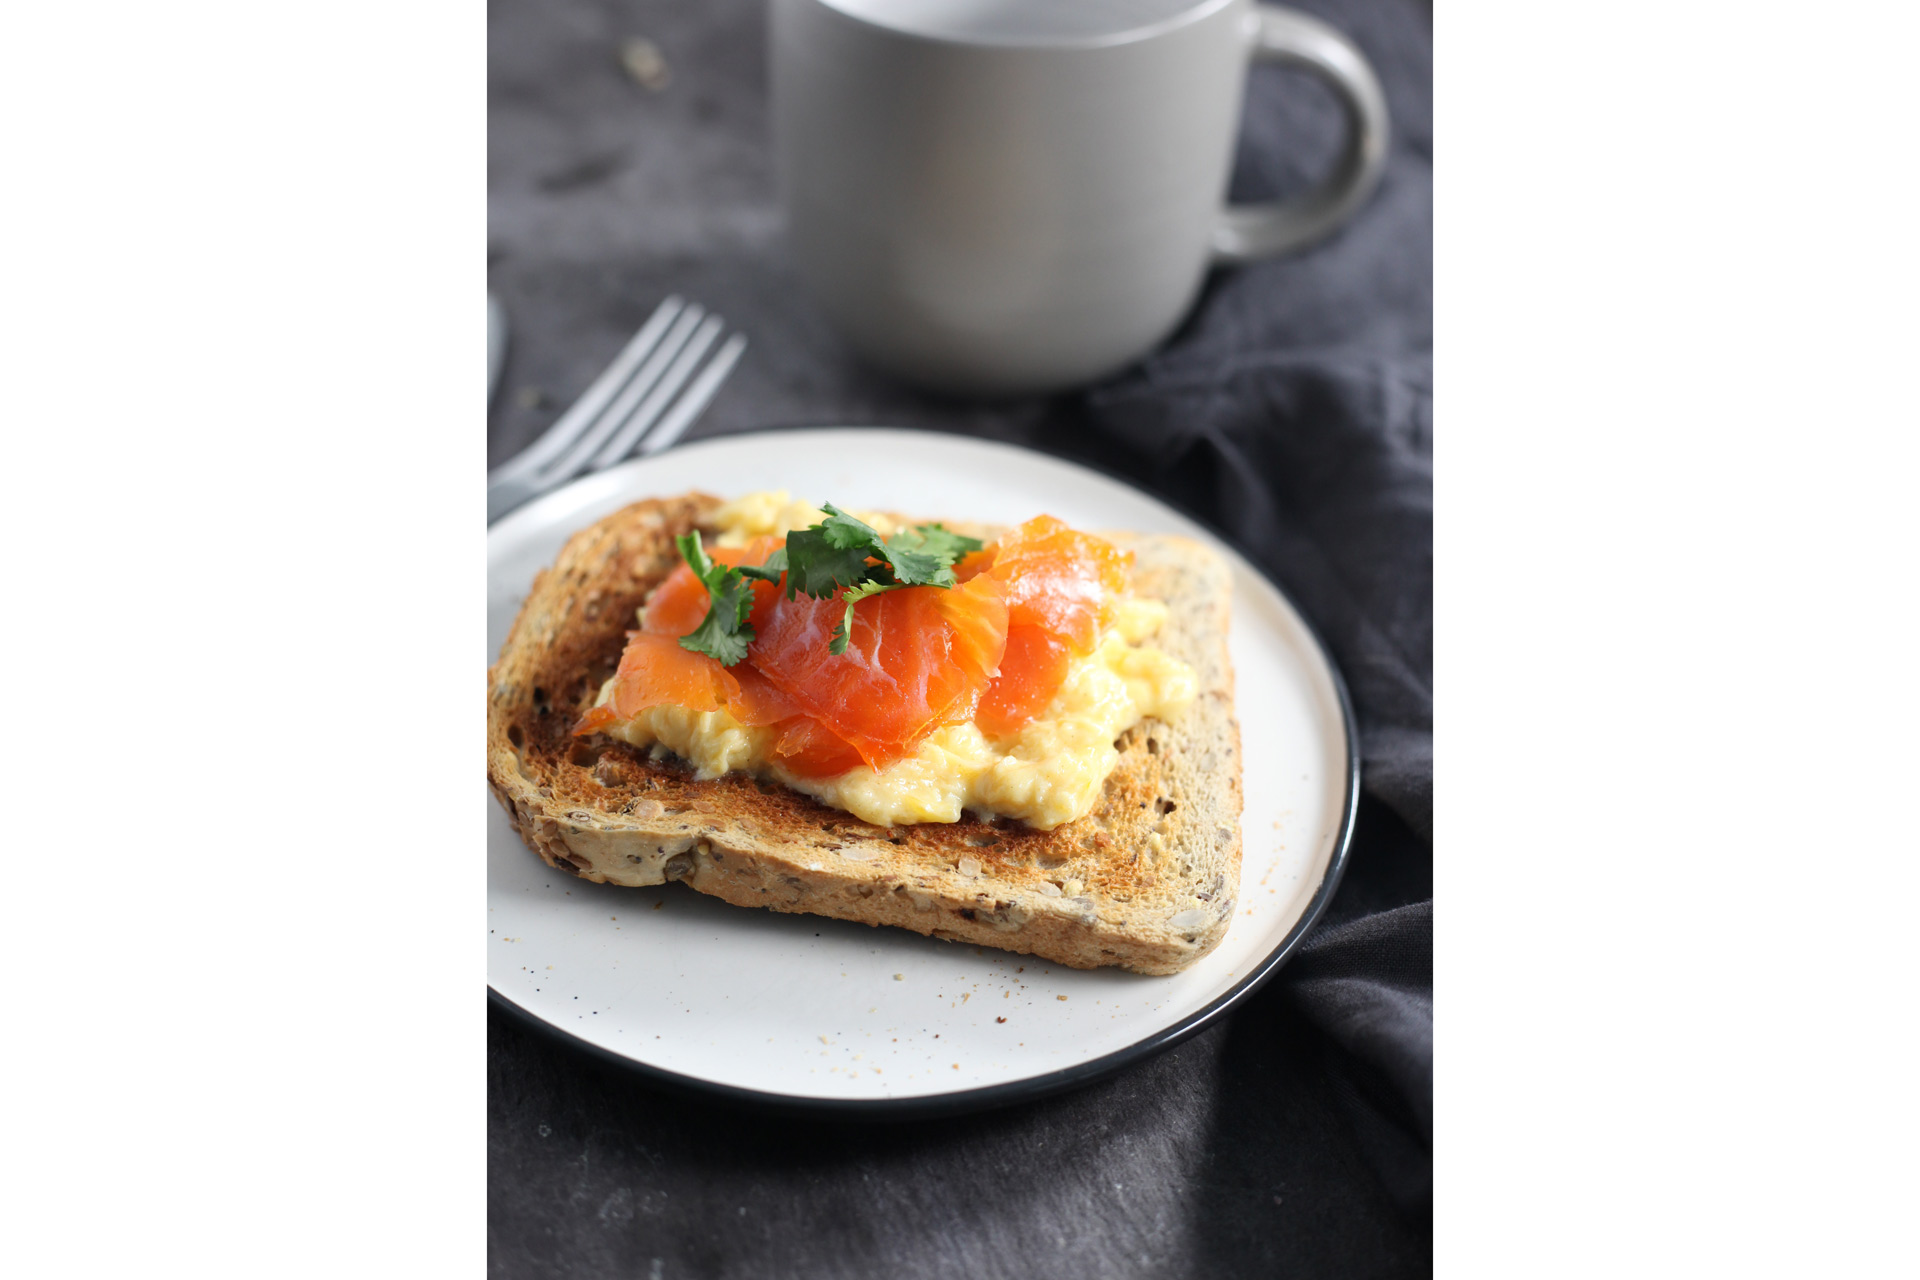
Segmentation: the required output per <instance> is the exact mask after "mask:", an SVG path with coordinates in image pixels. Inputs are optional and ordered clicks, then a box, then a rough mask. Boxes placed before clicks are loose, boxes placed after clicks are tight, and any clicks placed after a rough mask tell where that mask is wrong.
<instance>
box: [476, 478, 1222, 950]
mask: <svg viewBox="0 0 1920 1280" xmlns="http://www.w3.org/2000/svg"><path fill="white" fill-rule="evenodd" d="M719 505H720V501H719V499H717V498H713V497H710V496H707V495H705V494H698V493H694V494H687V495H685V496H682V497H679V498H670V499H657V500H648V501H645V502H637V503H634V504H633V505H632V506H629V507H626V508H624V509H622V510H620V511H617V512H615V513H614V514H613V515H610V516H608V517H607V518H605V519H604V520H601V521H600V522H599V523H598V524H595V525H594V526H592V527H591V528H588V529H585V530H583V531H581V532H580V533H578V534H576V535H574V537H573V538H572V539H571V540H569V541H568V543H567V545H566V546H565V547H564V548H563V549H562V550H561V552H560V556H559V559H558V561H557V562H556V563H555V564H554V565H553V567H552V568H550V569H547V570H544V571H542V573H541V574H540V575H539V576H538V577H537V578H536V579H535V580H534V584H533V589H532V592H531V593H530V594H529V595H528V597H527V600H526V602H525V604H524V605H523V606H522V607H521V610H520V615H519V617H518V618H516V619H515V621H514V624H513V628H512V630H511V631H510V632H509V633H508V636H507V640H506V643H505V645H504V646H503V647H502V649H501V652H500V658H499V661H498V662H497V663H496V664H495V666H494V667H493V668H492V669H491V670H490V671H489V672H488V677H487V778H488V781H489V783H490V784H491V786H492V789H493V793H494V795H495V796H496V797H497V798H498V799H499V801H500V803H501V805H502V806H503V807H504V808H505V809H506V811H507V814H508V816H509V817H510V818H511V819H512V821H513V824H514V827H515V829H516V830H517V831H518V832H519V833H520V836H521V838H522V839H524V840H525V841H526V842H527V844H528V845H529V846H530V847H531V848H533V849H534V850H535V851H536V852H537V853H538V854H539V855H540V856H541V858H543V859H545V860H546V862H547V863H548V864H549V865H551V866H553V867H555V868H557V869H560V870H564V871H569V872H572V873H573V874H575V875H577V876H580V877H581V878H583V879H586V880H593V881H598V882H602V883H609V884H621V885H650V884H660V883H662V882H663V881H666V880H678V881H681V882H682V883H684V884H687V885H689V886H691V887H692V888H694V889H697V890H699V891H701V892H702V893H709V894H713V895H715V896H716V897H720V898H723V899H725V900H726V901H728V902H731V903H734V904H736V905H739V906H748V907H767V908H770V909H772V910H775V911H792V912H809V913H813V914H817V915H826V916H834V917H838V918H840V919H843V920H857V921H862V922H865V923H868V924H875V925H880V924H888V925H898V926H900V927H902V928H906V929H912V930H914V931H915V932H917V933H922V934H930V935H932V936H934V937H938V938H946V939H950V940H953V941H960V942H968V943H973V944H976V945H980V946H989V947H997V948H1000V949H1003V950H1008V951H1017V952H1023V953H1027V954H1031V955H1035V956H1040V957H1043V958H1045V959H1047V960H1052V961H1055V962H1057V963H1059V964H1063V965H1068V966H1071V967H1073V968H1082V969H1086V968H1094V967H1097V966H1100V965H1119V966H1121V967H1123V968H1127V969H1132V970H1134V971H1136V972H1140V973H1155V974H1165V973H1173V972H1176V971H1178V970H1180V969H1183V968H1185V967H1186V966H1188V965H1190V964H1192V963H1193V962H1194V961H1195V960H1197V959H1199V958H1200V957H1201V956H1203V955H1205V954H1206V953H1207V952H1208V951H1210V950H1212V949H1213V947H1214V946H1215V945H1216V944H1217V943H1218V942H1219V941H1220V939H1221V937H1222V936H1223V935H1224V934H1225V933H1226V930H1227V926H1228V924H1229V923H1230V922H1231V921H1232V918H1233V910H1234V901H1235V898H1236V896H1237V894H1238V890H1239V880H1240V811H1241V779H1240V729H1239V724H1238V722H1237V721H1236V720H1235V719H1234V714H1233V671H1232V667H1231V665H1230V663H1229V661H1228V657H1227V625H1228V597H1229V580H1228V574H1227V567H1226V565H1225V564H1224V563H1223V562H1222V561H1221V560H1220V558H1219V557H1218V556H1217V555H1215V554H1214V553H1213V552H1212V551H1211V550H1209V549H1208V548H1206V547H1204V546H1202V545H1201V544H1199V543H1196V542H1193V541H1191V540H1189V539H1186V538H1178V537H1162V536H1155V537H1129V536H1120V535H1109V536H1113V537H1114V540H1115V541H1116V542H1118V543H1120V544H1121V545H1124V546H1127V547H1129V548H1130V549H1131V550H1132V551H1133V552H1134V554H1135V563H1134V569H1133V581H1134V590H1135V591H1136V593H1138V594H1140V595H1145V596H1151V597H1154V598H1156V599H1159V600H1162V601H1164V602H1165V603H1166V604H1167V605H1168V607H1169V613H1170V615H1171V616H1170V620H1169V622H1168V623H1167V625H1166V626H1165V627H1164V628H1163V629H1162V630H1161V632H1160V634H1159V635H1158V636H1156V637H1155V639H1154V641H1153V643H1154V644H1156V645H1157V646H1159V647H1160V648H1162V649H1164V650H1165V651H1166V652H1168V653H1169V654H1171V655H1172V656H1174V657H1176V658H1179V659H1181V660H1182V661H1184V662H1186V663H1187V664H1189V665H1190V666H1192V667H1193V669H1194V672H1195V674H1196V676H1197V678H1198V681H1197V682H1198V688H1199V694H1198V696H1197V697H1196V698H1195V700H1194V703H1193V705H1192V706H1191V707H1190V708H1188V710H1187V711H1185V712H1184V713H1182V714H1181V715H1179V716H1178V717H1176V719H1175V722H1174V723H1171V724H1169V723H1163V722H1161V721H1159V720H1156V719H1152V718H1148V719H1146V720H1143V721H1141V722H1140V723H1139V724H1138V725H1136V726H1134V727H1133V728H1132V729H1129V730H1128V731H1126V733H1125V734H1124V735H1123V736H1122V737H1121V739H1120V740H1119V742H1117V743H1116V746H1117V747H1118V748H1119V751H1120V762H1119V764H1118V766H1117V767H1116V768H1115V769H1114V771H1113V773H1112V774H1111V776H1110V777H1109V778H1108V779H1107V783H1106V789H1105V791H1104V793H1103V795H1102V797H1101V799H1100V800H1099V801H1098V802H1097V803H1096V805H1095V807H1094V809H1093V811H1092V812H1091V813H1089V814H1087V815H1086V816H1085V817H1083V818H1080V819H1078V820H1076V821H1074V822H1070V823H1067V824H1065V825H1063V826H1060V827H1056V828H1055V829H1054V830H1052V831H1036V830H1033V829H1031V828H1029V827H1027V826H1025V825H1024V824H1021V823H1019V822H1013V821H1000V822H994V823H988V822H984V821H980V820H978V819H976V818H975V817H973V816H972V815H971V814H969V815H968V816H967V817H966V818H965V819H964V820H962V821H960V822H957V823H926V824H919V825H911V826H900V827H895V828H885V827H876V826H872V825H869V824H868V823H866V822H863V821H861V820H860V819H859V818H856V817H855V816H854V815H852V814H850V813H847V812H845V811H843V810H839V809H834V808H830V807H828V806H826V805H823V804H820V803H818V802H816V801H814V800H812V799H809V798H808V797H806V796H802V795H800V794H798V793H797V792H794V791H791V790H789V789H788V788H786V787H784V786H781V785H780V784H779V783H777V782H773V781H770V780H763V779H758V778H754V777H751V776H747V775H743V774H737V773H736V774H727V775H725V776H723V777H720V778H717V779H712V780H709V781H699V780H696V779H695V778H694V776H693V773H692V771H691V769H690V768H689V767H688V766H686V765H685V764H683V763H682V762H680V761H679V760H677V759H676V758H674V757H672V756H670V755H664V754H660V753H650V752H647V751H643V750H639V749H636V748H634V747H630V746H628V745H626V744H625V743H622V742H616V741H613V740H610V739H608V738H605V737H599V736H596V737H590V738H578V739H576V738H574V737H572V736H571V734H570V730H571V728H572V726H573V724H574V722H575V721H576V719H577V718H578V717H579V716H580V715H581V713H582V712H583V711H584V710H585V709H586V708H587V707H588V706H589V705H591V704H592V702H593V699H594V696H595V695H596V694H597V692H598V691H599V688H600V685H601V683H602V682H603V681H604V680H606V679H607V678H608V677H609V676H611V675H612V674H613V671H614V669H615V667H616V666H617V665H618V664H619V660H620V653H621V650H622V648H623V647H624V645H625V640H626V633H627V632H628V631H629V630H630V629H632V627H633V626H634V625H635V623H634V615H635V611H636V610H637V609H639V607H640V605H641V603H642V602H643V601H644V600H645V598H646V596H647V594H648V592H649V591H651V590H652V588H653V587H654V586H655V585H656V584H657V583H659V582H660V581H661V580H662V579H663V578H664V577H665V576H666V575H667V574H668V573H669V572H671V571H672V569H673V568H674V566H675V565H676V564H678V563H679V556H678V552H677V550H676V549H675V546H674V541H673V540H674V538H675V537H676V536H677V535H679V534H681V533H684V532H686V531H687V530H688V529H690V528H696V527H701V528H706V529H708V530H711V528H712V526H711V525H710V524H708V523H706V522H707V521H709V520H710V519H711V517H712V514H713V512H714V510H715V509H716V508H717V507H718V506H719ZM951 527H956V528H957V527H962V526H959V525H953V526H951ZM981 532H986V533H991V531H990V530H981Z"/></svg>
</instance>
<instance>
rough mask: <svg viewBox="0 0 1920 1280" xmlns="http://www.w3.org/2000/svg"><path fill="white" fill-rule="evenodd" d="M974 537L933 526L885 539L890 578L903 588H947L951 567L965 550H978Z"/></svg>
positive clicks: (924, 526)
mask: <svg viewBox="0 0 1920 1280" xmlns="http://www.w3.org/2000/svg"><path fill="white" fill-rule="evenodd" d="M982 545H984V544H982V543H981V541H980V539H978V538H969V537H967V536H966V535H965V534H960V533H954V532H952V531H951V530H949V529H946V528H944V527H942V526H941V525H937V524H921V525H915V526H913V527H912V528H910V529H902V530H901V531H900V532H898V533H896V534H894V535H893V537H891V538H889V539H887V559H888V561H889V562H890V563H891V564H892V565H893V571H894V575H895V576H896V577H898V578H899V580H900V581H901V582H902V583H904V584H906V585H907V586H913V587H951V586H953V585H954V583H955V579H954V576H953V566H954V564H955V563H957V562H958V561H959V560H960V558H961V557H963V556H965V555H966V554H967V553H968V552H969V551H978V550H980V548H981V546H982Z"/></svg>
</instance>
